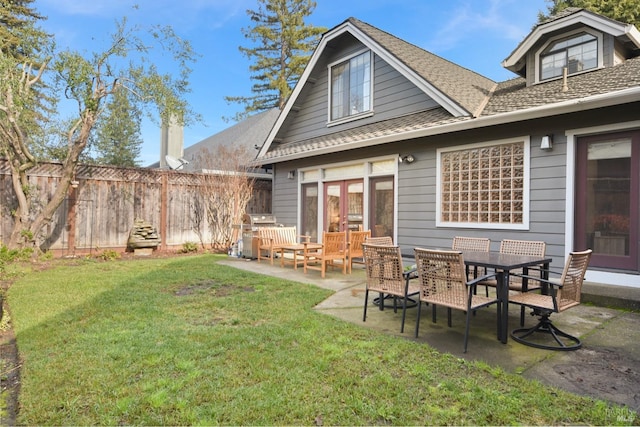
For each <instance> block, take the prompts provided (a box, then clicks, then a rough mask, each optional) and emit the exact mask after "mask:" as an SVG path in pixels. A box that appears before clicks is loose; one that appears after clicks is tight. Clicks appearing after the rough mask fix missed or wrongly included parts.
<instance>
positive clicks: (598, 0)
mask: <svg viewBox="0 0 640 427" xmlns="http://www.w3.org/2000/svg"><path fill="white" fill-rule="evenodd" d="M547 3H550V4H549V6H547V14H546V15H545V14H543V13H540V14H539V15H538V21H543V20H544V19H546V18H548V17H549V16H553V15H555V14H557V13H559V12H562V11H563V10H564V9H566V8H568V7H579V8H583V9H587V10H590V11H591V12H595V13H598V14H600V15H603V16H606V17H608V18H611V19H615V20H616V21H620V22H624V23H625V24H633V25H635V26H636V27H638V28H640V7H639V5H638V0H616V1H611V0H547Z"/></svg>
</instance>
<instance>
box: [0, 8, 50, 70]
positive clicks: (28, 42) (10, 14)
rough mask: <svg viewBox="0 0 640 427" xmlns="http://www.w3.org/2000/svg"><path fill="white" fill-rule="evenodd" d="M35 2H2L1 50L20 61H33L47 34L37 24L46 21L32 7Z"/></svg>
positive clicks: (0, 24) (0, 9)
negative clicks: (29, 59)
mask: <svg viewBox="0 0 640 427" xmlns="http://www.w3.org/2000/svg"><path fill="white" fill-rule="evenodd" d="M33 2H34V0H0V50H1V51H2V53H4V54H6V55H10V56H13V57H14V58H16V59H17V60H18V61H23V60H24V58H31V59H33V54H34V52H39V51H40V50H41V47H42V43H43V41H44V40H46V39H48V36H47V34H46V33H45V32H44V31H42V30H40V29H39V28H38V27H37V26H36V24H37V22H38V21H40V20H44V19H46V18H45V17H43V16H42V15H40V14H38V13H37V12H36V10H35V9H34V8H32V7H31V6H30V5H31V3H33Z"/></svg>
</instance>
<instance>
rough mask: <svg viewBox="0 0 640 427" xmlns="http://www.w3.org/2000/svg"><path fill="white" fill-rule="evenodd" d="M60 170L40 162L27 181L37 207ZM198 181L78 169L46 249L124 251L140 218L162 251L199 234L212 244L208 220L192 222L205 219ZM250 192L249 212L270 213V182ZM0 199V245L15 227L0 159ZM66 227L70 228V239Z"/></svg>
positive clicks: (150, 172) (140, 171) (189, 176)
mask: <svg viewBox="0 0 640 427" xmlns="http://www.w3.org/2000/svg"><path fill="white" fill-rule="evenodd" d="M61 170H62V167H61V165H60V164H59V163H40V164H38V166H36V167H35V168H33V169H32V170H30V172H29V181H30V184H31V185H32V186H33V187H34V188H35V189H36V190H35V191H36V194H37V197H38V199H39V203H40V204H41V205H44V204H45V203H46V202H47V201H48V200H50V199H51V196H52V194H53V192H54V191H55V189H56V186H57V185H58V183H59V181H60V176H61ZM200 176H201V175H200V174H195V173H187V172H179V171H171V170H161V169H145V168H121V167H112V166H92V165H79V167H78V169H77V172H76V180H77V181H78V183H79V184H78V187H77V188H76V189H75V190H74V189H72V188H70V191H69V195H68V198H67V199H66V200H65V202H64V203H63V204H62V205H61V206H60V207H59V208H58V210H57V211H56V214H55V215H54V217H53V220H52V222H51V224H49V225H48V226H47V227H46V229H45V232H46V233H47V234H48V235H49V236H50V237H49V238H48V239H47V241H46V243H45V245H46V247H47V248H48V249H51V250H54V251H58V252H61V253H62V254H75V253H76V252H80V253H85V252H90V251H94V250H98V249H107V248H109V249H116V250H124V249H125V248H126V245H127V239H128V237H129V232H130V230H131V228H132V227H133V223H134V221H135V220H136V219H143V220H145V221H147V222H149V223H151V224H153V226H154V227H156V228H157V229H158V232H159V233H160V236H161V239H162V243H161V248H162V249H166V248H171V247H176V246H178V247H179V246H181V245H182V244H183V243H185V242H200V237H199V233H198V232H197V230H200V235H202V236H204V239H205V243H210V241H207V236H209V235H210V232H209V227H208V225H207V223H206V219H204V220H203V223H202V224H200V225H199V227H198V224H197V221H196V219H195V218H196V217H197V216H198V215H196V212H202V217H203V218H206V216H205V215H204V212H203V211H202V210H203V209H204V206H203V205H204V198H203V196H202V193H201V190H202V187H201V186H202V184H201V182H202V180H201V179H200ZM254 187H255V188H254V194H253V197H252V199H251V201H250V202H249V205H248V206H247V208H246V210H247V212H250V213H258V212H260V213H270V212H271V182H270V181H267V180H258V181H256V183H255V185H254ZM163 194H166V200H163ZM0 197H1V200H2V205H1V208H0V243H1V242H6V241H8V240H9V237H10V234H11V230H12V227H13V216H12V214H11V212H12V210H13V209H15V206H16V200H15V196H14V194H13V189H12V186H11V174H10V170H9V167H8V164H7V163H6V160H4V159H0ZM163 209H164V211H163ZM163 218H164V219H165V223H163ZM70 226H73V228H74V230H73V233H74V234H73V235H71V234H70V233H71V230H69V227H70ZM163 228H164V229H163Z"/></svg>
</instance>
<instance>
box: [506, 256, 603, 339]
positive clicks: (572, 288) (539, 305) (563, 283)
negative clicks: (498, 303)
mask: <svg viewBox="0 0 640 427" xmlns="http://www.w3.org/2000/svg"><path fill="white" fill-rule="evenodd" d="M591 252H592V251H591V249H588V250H586V251H582V252H571V253H570V254H569V257H568V258H567V262H566V263H565V266H564V270H563V271H562V274H561V275H560V279H559V280H546V279H542V278H540V277H535V276H530V277H528V279H529V280H536V281H539V282H540V283H541V285H546V286H548V287H549V289H548V290H547V291H546V292H545V293H538V292H522V293H520V294H517V295H513V296H510V297H509V302H510V303H513V304H520V305H521V306H522V307H523V308H524V307H529V308H532V309H533V312H532V315H537V316H539V321H538V323H537V324H536V325H535V326H534V327H532V328H519V329H514V330H513V331H511V337H513V339H514V340H515V341H517V342H519V343H522V344H525V345H528V346H532V347H537V348H543V349H547V350H577V349H579V348H580V347H581V346H582V342H581V341H580V339H579V338H577V337H575V336H572V335H569V334H567V333H566V332H563V331H561V330H560V329H558V327H556V326H555V325H554V324H553V323H552V322H551V319H550V318H549V317H550V316H551V313H560V312H562V311H565V310H568V309H570V308H572V307H575V306H577V305H579V304H580V296H581V294H582V283H583V281H584V275H585V273H586V271H587V267H588V266H589V261H590V259H591ZM550 273H553V272H550ZM543 289H544V288H543ZM540 334H543V335H544V336H547V335H551V336H552V337H553V343H552V344H548V342H549V341H550V340H546V342H545V341H539V338H536V336H540Z"/></svg>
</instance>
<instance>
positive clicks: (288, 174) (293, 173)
mask: <svg viewBox="0 0 640 427" xmlns="http://www.w3.org/2000/svg"><path fill="white" fill-rule="evenodd" d="M295 177H296V171H289V172H288V173H287V178H288V179H293V178H295Z"/></svg>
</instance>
